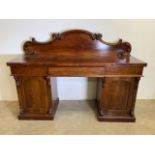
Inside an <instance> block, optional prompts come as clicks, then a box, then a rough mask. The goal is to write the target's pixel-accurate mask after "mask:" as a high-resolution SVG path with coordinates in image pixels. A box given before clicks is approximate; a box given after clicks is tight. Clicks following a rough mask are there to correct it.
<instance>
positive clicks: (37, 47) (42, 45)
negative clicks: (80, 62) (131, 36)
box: [23, 30, 131, 62]
mask: <svg viewBox="0 0 155 155" xmlns="http://www.w3.org/2000/svg"><path fill="white" fill-rule="evenodd" d="M23 49H24V52H25V55H26V56H29V57H32V56H33V57H37V56H42V57H47V58H50V57H51V58H57V57H62V58H63V57H65V58H87V59H94V58H100V59H102V58H104V59H105V58H106V59H109V60H111V61H114V62H115V61H118V60H122V59H127V58H128V57H129V56H130V52H131V45H130V43H128V42H122V40H121V39H120V40H119V41H118V42H116V43H107V42H105V41H103V40H102V34H100V33H91V32H89V31H85V30H70V31H66V32H63V33H53V34H52V39H51V40H50V41H48V42H38V41H36V40H35V38H32V41H27V42H25V44H24V46H23Z"/></svg>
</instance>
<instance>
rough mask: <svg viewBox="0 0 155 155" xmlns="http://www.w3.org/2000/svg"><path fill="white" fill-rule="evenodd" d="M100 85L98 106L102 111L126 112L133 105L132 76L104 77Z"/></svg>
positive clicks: (120, 113)
mask: <svg viewBox="0 0 155 155" xmlns="http://www.w3.org/2000/svg"><path fill="white" fill-rule="evenodd" d="M102 87H103V88H102V95H101V103H100V104H101V105H100V106H101V109H102V111H103V113H105V114H108V113H112V114H115V115H124V114H128V113H129V111H130V110H131V109H132V106H133V103H132V102H133V96H134V78H127V77H112V78H111V77H109V78H104V79H103V85H102Z"/></svg>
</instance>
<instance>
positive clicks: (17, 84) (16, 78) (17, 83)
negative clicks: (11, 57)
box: [14, 76, 20, 87]
mask: <svg viewBox="0 0 155 155" xmlns="http://www.w3.org/2000/svg"><path fill="white" fill-rule="evenodd" d="M14 79H15V82H16V86H17V87H19V86H20V80H19V78H18V77H17V76H14Z"/></svg>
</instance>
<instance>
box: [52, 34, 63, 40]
mask: <svg viewBox="0 0 155 155" xmlns="http://www.w3.org/2000/svg"><path fill="white" fill-rule="evenodd" d="M52 39H55V40H62V39H63V35H62V34H61V33H53V34H52Z"/></svg>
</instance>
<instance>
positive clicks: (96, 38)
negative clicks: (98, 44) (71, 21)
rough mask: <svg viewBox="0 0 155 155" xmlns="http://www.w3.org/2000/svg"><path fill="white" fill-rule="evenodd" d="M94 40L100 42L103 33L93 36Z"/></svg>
mask: <svg viewBox="0 0 155 155" xmlns="http://www.w3.org/2000/svg"><path fill="white" fill-rule="evenodd" d="M91 37H92V39H93V40H100V39H101V38H102V34H101V33H93V34H92V35H91Z"/></svg>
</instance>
